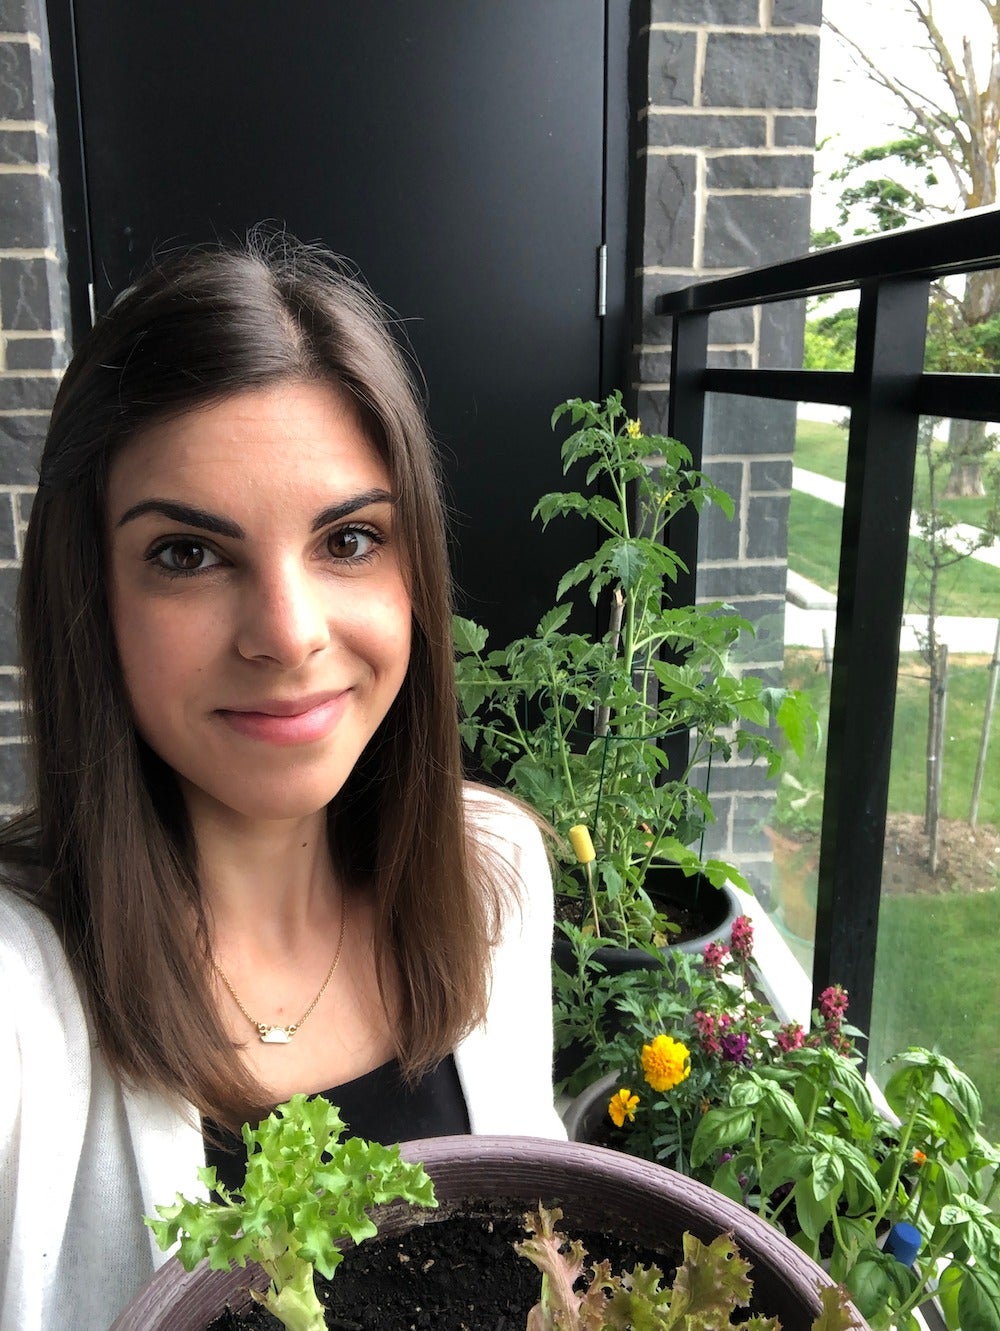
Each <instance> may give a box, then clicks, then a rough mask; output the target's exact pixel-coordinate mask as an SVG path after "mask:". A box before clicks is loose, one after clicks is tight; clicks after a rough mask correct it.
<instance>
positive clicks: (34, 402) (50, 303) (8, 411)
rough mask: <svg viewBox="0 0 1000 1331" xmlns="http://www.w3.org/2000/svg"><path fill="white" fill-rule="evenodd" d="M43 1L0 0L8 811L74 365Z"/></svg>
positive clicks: (14, 803)
mask: <svg viewBox="0 0 1000 1331" xmlns="http://www.w3.org/2000/svg"><path fill="white" fill-rule="evenodd" d="M54 163H55V127H54V117H53V112H52V87H51V68H50V63H49V58H48V49H47V35H46V26H45V15H44V10H43V8H42V4H41V0H0V814H3V813H10V812H12V811H13V810H14V809H16V808H17V807H18V806H19V805H20V804H21V802H22V800H23V798H24V775H23V759H24V745H23V740H22V738H21V735H22V723H21V715H20V690H19V681H18V667H17V643H16V641H15V628H14V598H15V594H16V586H17V576H18V567H19V564H20V558H21V548H22V541H23V537H24V528H25V523H26V522H27V518H28V514H29V512H30V511H31V498H32V495H33V494H34V489H35V482H36V481H37V477H38V472H37V462H38V456H39V453H40V451H41V444H42V440H43V438H44V435H45V427H46V423H47V421H48V415H49V410H50V408H51V406H52V399H53V397H54V396H55V391H56V388H57V386H58V383H59V377H60V375H61V373H62V370H63V368H64V367H65V364H66V324H65V314H64V311H65V309H66V308H67V301H66V289H65V263H64V260H63V245H62V216H61V212H60V206H59V186H58V181H57V178H56V173H55V166H54Z"/></svg>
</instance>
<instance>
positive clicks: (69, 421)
mask: <svg viewBox="0 0 1000 1331" xmlns="http://www.w3.org/2000/svg"><path fill="white" fill-rule="evenodd" d="M313 381H319V382H324V383H329V384H330V385H331V386H333V387H335V388H336V389H337V391H339V392H342V393H344V394H346V395H348V396H349V397H350V399H352V400H353V402H354V403H355V405H356V408H357V410H358V412H359V413H360V417H361V420H362V422H363V424H364V427H365V430H366V432H367V434H368V435H369V437H370V439H371V442H372V444H373V445H374V446H375V447H376V448H377V449H378V451H379V454H380V456H381V457H382V459H383V461H384V463H385V465H386V467H387V469H388V471H389V474H390V476H391V479H392V483H393V489H394V492H395V493H396V494H397V495H398V503H397V506H396V510H395V514H396V517H395V520H396V522H397V523H398V531H399V534H400V541H401V546H402V550H403V553H404V567H405V576H406V578H407V581H408V586H409V591H410V595H411V600H412V650H411V658H410V663H409V668H408V671H407V674H406V678H405V681H404V683H403V686H402V689H401V691H400V693H399V695H398V696H397V698H396V700H395V702H394V703H393V705H392V707H391V708H390V711H389V713H388V715H387V716H386V717H385V719H384V721H383V722H382V724H381V726H380V727H379V729H378V731H377V732H376V734H375V735H374V736H373V738H372V740H371V742H370V743H369V745H368V746H367V748H366V750H365V751H364V753H363V754H362V755H361V758H360V759H359V761H358V763H357V765H356V767H355V769H354V771H353V772H352V774H351V775H350V777H349V778H348V780H347V782H346V784H345V785H344V787H343V789H342V791H341V792H340V793H339V795H338V796H337V797H336V798H335V799H334V800H333V802H332V803H331V804H330V806H329V808H328V826H329V837H330V846H331V853H332V855H333V858H334V863H335V864H336V865H337V866H338V868H339V869H340V870H341V872H342V873H343V874H344V876H345V877H346V878H347V879H348V880H349V881H350V880H351V879H356V880H358V881H366V882H370V883H371V885H372V888H371V890H372V891H373V893H374V902H375V921H376V933H375V936H376V958H377V964H378V974H379V982H380V985H381V986H382V989H383V993H385V992H386V987H385V981H386V977H387V974H388V970H389V965H390V959H391V964H392V966H393V968H394V971H395V973H396V974H397V975H398V977H399V978H400V980H401V991H402V1004H401V1014H400V1019H399V1022H398V1025H397V1026H396V1045H397V1053H398V1057H399V1058H400V1060H401V1062H402V1065H403V1068H404V1071H405V1073H406V1074H407V1076H409V1077H410V1078H413V1077H415V1076H417V1075H419V1073H420V1072H421V1071H423V1070H425V1069H426V1068H428V1067H430V1066H432V1065H433V1064H434V1063H435V1062H437V1061H438V1060H439V1059H440V1058H441V1057H443V1056H444V1054H445V1053H447V1052H448V1051H449V1050H450V1049H452V1048H453V1047H454V1045H455V1043H456V1041H457V1040H458V1039H459V1038H460V1037H461V1036H462V1034H463V1033H465V1032H466V1031H468V1030H469V1029H471V1028H472V1027H473V1026H474V1025H476V1024H478V1022H479V1021H480V1020H481V1019H482V1017H483V1014H484V1011H485V1005H486V1000H487V992H488V984H489V950H490V944H491V942H492V940H493V937H494V934H495V930H496V928H497V926H498V920H499V917H500V912H501V910H502V909H504V897H505V886H509V885H505V884H504V883H503V882H502V881H498V875H497V872H496V869H495V868H492V869H489V870H488V869H487V867H486V861H485V859H484V857H483V856H482V854H481V851H480V847H479V843H478V841H477V840H476V838H475V837H474V836H472V835H470V833H469V831H468V821H467V818H466V816H465V813H464V810H463V794H462V767H461V751H460V743H459V737H458V729H457V708H456V702H455V694H454V682H453V664H452V660H453V653H452V645H451V617H450V616H451V591H450V579H449V573H448V562H447V551H446V542H445V524H444V516H443V510H442V502H441V497H440V487H439V478H438V475H437V470H436V462H435V456H434V451H433V448H432V445H431V442H430V439H429V437H428V431H427V427H426V423H425V419H424V415H423V410H422V407H421V402H420V398H419V395H418V393H417V391H416V388H415V385H414V382H413V379H412V376H411V374H410V372H409V368H408V365H407V362H406V360H405V358H404V357H403V355H402V354H401V352H400V350H399V348H398V346H397V344H396V341H395V339H394V337H393V335H392V332H391V320H390V318H389V316H388V315H387V313H386V311H385V310H384V308H383V307H382V306H381V305H380V304H379V302H378V301H377V300H376V298H375V297H374V296H373V295H372V293H371V292H370V291H369V290H368V288H367V287H365V286H364V285H363V284H362V283H361V282H360V281H358V280H357V278H356V277H355V276H354V275H353V274H352V273H351V272H350V271H348V270H347V269H346V267H345V266H344V265H343V264H342V263H340V262H339V261H335V260H333V258H332V256H329V255H324V254H322V253H321V252H317V251H315V250H314V249H312V248H308V247H304V246H301V245H299V244H298V243H297V242H294V241H291V240H290V239H288V238H286V237H278V238H274V237H271V238H265V239H261V238H257V239H253V238H252V239H251V241H250V242H248V244H247V246H246V247H244V248H241V249H238V250H233V249H221V250H219V249H216V250H211V251H199V252H195V253H191V254H188V255H186V256H183V257H179V258H175V259H172V260H169V261H166V262H164V263H161V264H159V265H158V266H157V267H156V268H154V269H152V270H151V271H149V272H148V273H147V274H146V275H145V276H144V277H142V278H141V279H140V280H139V281H138V282H137V283H136V284H135V285H134V286H132V287H130V288H129V289H128V290H127V291H126V292H124V293H123V294H122V295H121V296H120V297H119V298H118V300H117V301H116V302H115V304H114V305H113V306H112V307H111V309H110V311H109V312H108V313H107V314H106V315H104V316H103V317H102V318H101V319H100V320H99V321H98V322H97V325H96V327H95V328H94V329H93V330H92V332H91V333H90V334H89V335H88V336H87V338H86V339H85V340H84V341H83V343H82V345H81V346H80V348H79V350H78V351H77V353H76V355H75V356H74V358H73V360H72V363H71V364H70V367H69V369H68V370H67V372H66V375H65V378H64V380H63V382H62V386H61V387H60V390H59V393H58V396H57V398H56V402H55V406H54V408H53V412H52V418H51V423H50V427H49V432H48V438H47V442H46V444H45V449H44V452H43V455H42V461H41V483H40V486H39V490H38V494H37V497H36V499H35V502H34V506H33V508H32V512H31V519H30V522H29V525H28V531H27V537H26V543H25V552H24V567H23V572H22V577H21V585H20V596H19V604H18V615H19V631H20V639H21V655H22V663H23V667H24V672H25V689H26V712H27V725H28V730H29V738H30V741H31V760H32V770H33V781H34V807H33V809H32V810H31V812H30V813H28V814H26V815H25V816H24V817H23V818H21V819H19V820H18V821H16V822H15V823H14V824H12V825H11V826H9V827H8V828H7V829H6V830H5V831H4V832H3V833H2V834H0V860H6V861H7V862H8V863H11V862H22V863H23V862H25V861H26V860H27V861H30V860H35V861H36V862H37V863H38V864H39V865H40V867H41V874H40V880H41V885H40V888H39V890H38V898H37V899H38V900H39V903H40V904H41V905H42V906H43V908H44V909H45V910H46V911H47V913H48V914H49V915H50V917H51V918H52V920H53V922H54V923H55V925H56V927H57V929H58V930H59V933H60V935H61V937H62V939H63V942H64V944H65V947H66V949H67V953H68V955H69V957H70V959H71V961H72V963H73V965H74V967H75V969H76V971H77V974H78V975H79V977H80V980H81V984H82V987H83V990H84V993H85V996H86V1000H87V1003H88V1006H89V1009H90V1012H91V1015H92V1019H93V1023H94V1027H95V1029H96V1034H97V1037H98V1040H99V1043H100V1046H101V1049H102V1050H103V1053H104V1056H105V1058H106V1060H107V1062H108V1064H109V1066H110V1067H111V1069H112V1070H113V1072H114V1073H115V1074H116V1075H117V1076H118V1077H119V1078H120V1079H121V1080H122V1081H123V1082H125V1083H126V1084H132V1085H139V1086H146V1087H153V1088H156V1089H158V1090H160V1091H161V1092H163V1093H165V1094H167V1095H173V1096H178V1097H181V1098H182V1099H184V1100H187V1101H190V1102H191V1103H193V1104H194V1105H195V1106H196V1107H197V1108H198V1109H199V1110H200V1111H201V1112H202V1113H204V1114H206V1115H208V1116H209V1117H211V1118H212V1119H213V1120H215V1121H216V1122H219V1123H223V1124H226V1125H229V1126H234V1125H237V1124H239V1123H240V1122H242V1121H243V1120H244V1119H245V1118H247V1117H248V1116H250V1115H252V1114H254V1113H257V1112H258V1111H260V1110H263V1109H265V1108H266V1104H265V1100H266V1097H265V1093H264V1091H263V1089H262V1088H261V1087H260V1086H259V1085H258V1084H256V1082H255V1081H254V1080H253V1079H252V1078H251V1077H250V1075H249V1074H248V1073H247V1071H246V1070H245V1069H244V1067H243V1065H242V1063H241V1061H240V1059H239V1056H238V1053H237V1050H236V1049H235V1048H234V1047H233V1045H232V1043H231V1040H230V1038H229V1037H228V1036H227V1034H226V1032H225V1030H224V1028H223V1026H222V1023H221V1022H220V1020H219V1017H218V1014H217V1012H216V1009H215V1005H214V1003H213V1001H212V996H211V961H210V950H209V943H208V938H209V934H208V927H207V919H206V913H205V910H204V908H203V905H202V900H201V895H200V891H199V885H198V878H197V865H196V853H195V846H194V842H193V837H192V833H191V828H190V825H189V823H188V820H187V816H186V811H185V807H184V803H183V800H182V798H181V795H180V790H179V786H178V783H177V781H176V779H175V777H174V774H173V772H172V771H171V770H170V769H169V768H168V767H167V766H166V765H165V764H164V763H163V762H162V761H161V760H160V759H159V758H158V757H157V755H156V754H155V753H153V752H152V751H151V750H150V749H149V748H148V746H147V745H146V744H145V743H144V742H143V740H142V739H141V738H140V737H139V736H138V734H137V733H136V729H135V726H134V724H133V721H132V717H131V714H130V709H129V704H128V699H127V696H126V692H125V688H124V684H123V680H122V672H121V669H120V666H119V662H118V657H117V652H116V647H115V642H114V636H113V632H112V627H111V618H110V614H109V609H108V598H107V588H106V569H105V562H106V550H105V546H106V539H105V535H104V531H105V521H106V517H105V503H106V499H105V492H106V484H107V477H108V471H109V467H110V465H111V463H112V462H113V460H114V458H115V457H116V455H117V454H118V452H119V450H121V449H123V448H127V447H128V444H129V440H130V439H132V438H133V437H134V436H135V435H136V434H137V433H138V432H139V431H141V430H142V429H143V428H144V427H145V426H147V425H149V424H150V423H151V422H153V421H158V420H162V419H165V418H168V417H170V416H174V415H179V414H182V413H184V412H187V411H190V410H192V409H195V408H197V407H201V406H205V405H207V404H209V403H212V402H215V401H219V400H222V399H224V398H226V397H228V396H230V395H232V394H235V393H240V392H243V391H246V390H248V389H254V388H262V387H266V386H269V385H275V384H281V383H286V382H313ZM495 863H496V861H495V858H494V865H495Z"/></svg>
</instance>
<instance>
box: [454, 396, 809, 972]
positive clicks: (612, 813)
mask: <svg viewBox="0 0 1000 1331" xmlns="http://www.w3.org/2000/svg"><path fill="white" fill-rule="evenodd" d="M567 415H568V416H569V418H570V420H571V422H572V424H573V425H574V426H576V427H577V428H576V429H575V430H574V431H573V433H572V434H571V435H570V437H569V438H568V439H567V440H566V442H565V443H564V444H563V446H562V461H563V469H564V471H566V472H568V471H570V469H575V470H577V471H582V472H583V474H584V479H585V485H586V493H584V492H582V491H579V490H566V491H561V492H557V493H553V494H547V495H544V496H543V497H542V498H541V499H540V500H539V501H538V504H537V505H536V507H535V510H534V516H535V517H537V518H539V519H540V520H541V521H542V523H543V525H545V526H547V525H548V523H549V522H551V521H553V520H554V519H556V518H573V519H579V520H581V521H583V522H586V523H587V524H589V526H590V527H591V529H592V530H593V531H594V534H595V538H596V543H597V548H596V552H595V554H594V555H593V556H592V557H591V558H589V559H586V560H583V561H582V562H580V563H579V564H577V565H575V566H574V567H573V568H571V569H569V570H568V571H567V572H566V573H565V574H563V576H562V577H561V578H560V579H559V582H558V586H557V588H556V594H555V595H556V601H557V605H556V606H555V608H554V609H552V610H550V611H549V612H548V613H547V614H545V615H544V616H543V617H542V619H541V621H540V622H539V625H538V628H537V629H536V631H535V632H534V633H533V634H530V635H528V636H527V637H522V638H518V639H516V640H515V641H514V642H511V643H509V644H508V645H507V646H505V647H502V648H496V649H492V648H490V647H489V645H488V635H487V632H486V630H485V629H484V628H482V627H481V626H479V625H477V624H475V623H473V622H472V621H470V620H465V619H456V621H455V641H456V646H457V651H458V686H459V694H460V697H461V701H462V704H463V708H464V712H465V720H464V722H463V726H462V733H463V737H464V739H465V741H466V743H467V744H468V746H469V748H470V749H471V750H472V752H473V753H474V755H475V757H476V759H477V761H478V762H479V763H480V764H481V766H482V767H483V768H485V769H486V770H487V771H489V772H491V773H493V774H494V775H495V776H497V777H498V778H499V779H500V780H501V781H502V782H503V783H504V785H505V786H506V787H507V788H508V789H510V790H511V791H513V792H514V793H515V794H516V795H518V796H520V797H521V798H522V799H524V800H525V801H526V802H527V803H528V804H530V805H532V806H533V807H534V808H535V809H537V810H538V811H539V812H540V813H541V814H542V815H543V816H545V817H546V818H548V819H549V820H550V821H551V822H552V823H553V824H554V826H555V828H556V830H557V831H558V832H559V833H560V834H561V835H562V837H563V838H564V844H563V846H562V848H560V849H557V852H556V853H557V856H558V858H559V879H558V883H557V891H558V892H559V894H560V895H561V896H563V897H564V898H570V899H571V900H578V901H579V902H580V903H581V909H580V911H579V912H577V913H578V914H579V915H580V917H581V920H582V917H583V915H584V914H586V916H587V918H588V924H589V927H592V928H593V930H594V932H595V933H597V934H598V935H601V936H603V937H606V938H608V939H609V940H610V941H612V942H616V943H619V944H621V945H623V946H639V947H648V946H650V945H651V944H662V943H663V942H665V941H666V938H665V929H666V921H665V919H664V917H663V915H662V914H661V913H660V912H658V911H657V909H656V907H655V905H654V904H653V902H652V901H651V899H650V897H649V895H648V893H647V892H646V890H645V887H644V883H645V879H646V874H647V871H648V870H649V868H650V866H652V865H655V864H657V863H663V862H666V863H672V864H676V865H679V866H680V867H681V868H682V870H683V872H684V873H685V874H687V875H689V876H692V877H694V876H696V875H701V876H702V877H703V878H704V879H706V880H707V881H708V882H709V883H711V884H713V885H715V886H721V885H722V884H723V883H725V882H727V881H728V882H732V883H734V884H736V885H737V886H741V887H745V886H746V883H745V881H744V880H743V878H742V877H741V875H740V874H739V873H738V872H737V870H736V869H734V868H733V867H732V866H731V865H729V864H726V863H724V862H723V861H721V860H717V859H714V858H711V857H709V858H704V857H703V856H702V854H701V853H700V851H699V850H698V849H696V848H695V847H696V846H697V845H698V843H699V842H700V840H701V837H702V833H703V831H704V829H705V827H706V825H707V824H708V823H709V822H710V821H711V820H712V818H713V813H712V806H711V803H710V801H709V798H708V796H707V794H706V793H705V791H704V790H703V789H702V785H703V784H704V769H705V767H706V766H707V765H710V763H711V761H712V760H720V761H724V760H727V759H729V758H730V757H732V756H733V755H734V754H737V753H738V754H741V755H743V756H744V757H746V758H749V759H751V760H762V761H763V762H764V763H766V765H767V769H768V772H769V774H771V775H773V774H774V773H775V772H776V771H777V770H778V767H779V764H780V753H779V749H778V747H777V745H776V743H775V742H774V741H773V739H772V738H771V736H770V735H769V734H768V733H767V728H768V727H769V726H770V725H771V724H772V723H773V722H777V723H778V725H779V726H780V727H781V728H782V729H783V730H784V732H785V735H786V736H787V739H788V741H789V743H791V744H793V745H794V746H796V747H797V748H800V749H801V748H802V746H803V745H804V743H805V741H806V739H807V736H808V734H809V732H810V730H811V729H812V728H813V726H814V723H815V717H814V713H812V712H811V710H810V707H809V704H808V702H807V701H806V699H805V696H804V695H803V694H799V693H794V692H790V691H786V690H783V689H774V688H768V687H766V686H765V685H764V683H763V682H762V681H761V680H760V679H759V678H758V677H756V676H754V675H752V674H744V673H742V672H741V671H739V670H738V669H737V668H735V667H734V665H733V664H732V652H733V649H734V647H735V645H736V642H737V640H738V638H739V637H740V635H741V634H748V633H750V632H751V631H752V630H751V627H750V625H749V624H748V622H747V621H746V620H745V619H743V618H742V617H741V616H739V615H737V614H735V613H734V612H733V610H732V609H731V607H728V606H726V605H723V604H722V603H714V604H711V605H704V606H673V605H671V604H670V603H669V592H670V587H671V584H672V583H674V582H675V581H676V579H677V575H678V572H679V571H680V570H682V569H683V568H684V565H683V563H682V561H681V559H680V557H679V556H678V554H677V553H676V551H674V550H672V549H671V547H670V545H669V530H670V523H671V522H672V521H673V519H674V518H676V517H677V515H678V514H679V513H680V512H681V511H682V510H684V509H686V508H689V507H693V508H695V509H697V510H699V511H700V510H701V509H702V508H703V507H704V506H705V505H706V504H715V505H717V506H718V507H719V508H721V509H722V511H723V512H725V513H726V514H727V515H730V516H731V514H732V501H731V499H730V498H729V496H728V495H727V494H726V493H725V492H724V491H723V490H722V489H720V487H719V486H717V485H716V484H715V483H714V482H713V481H712V480H711V479H710V478H709V477H708V476H706V475H705V473H704V472H701V471H697V470H695V469H693V468H692V466H691V455H690V453H689V452H688V450H687V449H686V448H684V446H683V445H682V444H680V443H678V442H677V440H675V439H669V438H666V437H665V436H663V435H646V434H644V433H643V432H642V430H641V428H640V425H639V422H638V421H634V420H630V419H629V418H628V416H627V414H626V411H625V408H624V407H623V405H622V399H621V394H620V393H617V392H616V393H612V394H611V396H610V397H609V398H608V399H607V400H606V401H605V402H603V403H596V402H585V401H582V400H580V399H578V398H577V399H573V400H571V401H569V402H564V403H563V404H562V405H561V406H559V407H557V408H556V410H555V412H554V413H553V416H552V423H553V426H555V425H556V424H557V423H558V422H559V421H560V420H561V419H562V418H563V417H564V416H567ZM570 593H573V596H571V595H570ZM574 598H575V599H576V602H577V603H578V604H580V603H582V604H584V605H585V604H586V603H589V606H590V607H591V609H590V610H589V612H588V613H589V614H590V615H593V613H594V610H593V607H595V606H597V604H598V602H599V601H601V602H602V605H603V604H604V603H605V602H607V603H608V604H609V606H610V622H609V626H608V629H607V631H606V632H605V633H603V634H601V635H599V636H594V635H591V634H587V633H580V632H574V631H571V630H570V629H568V628H567V625H568V623H569V619H570V615H571V612H572V610H573V606H574ZM677 735H685V736H689V741H688V743H687V749H688V752H687V756H686V757H685V758H684V759H683V760H682V761H680V762H677V761H676V759H675V765H674V766H670V765H668V759H667V756H666V750H665V747H664V742H665V741H667V739H668V737H670V736H677ZM578 825H583V826H585V827H587V828H588V829H589V831H590V834H591V838H592V841H593V845H594V848H595V852H596V858H595V859H594V861H593V863H592V864H589V863H588V864H585V865H583V866H581V864H580V863H579V862H578V860H577V857H576V854H575V853H574V852H573V851H572V850H571V849H570V848H569V845H568V844H566V841H567V839H568V834H569V832H570V829H571V828H573V827H576V826H578Z"/></svg>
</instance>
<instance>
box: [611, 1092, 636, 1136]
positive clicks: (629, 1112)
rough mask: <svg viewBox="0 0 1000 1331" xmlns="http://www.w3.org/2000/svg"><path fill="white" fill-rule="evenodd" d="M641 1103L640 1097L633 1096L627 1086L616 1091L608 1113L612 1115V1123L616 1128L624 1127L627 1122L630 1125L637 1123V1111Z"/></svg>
mask: <svg viewBox="0 0 1000 1331" xmlns="http://www.w3.org/2000/svg"><path fill="white" fill-rule="evenodd" d="M638 1103H639V1097H638V1096H637V1095H633V1094H632V1092H631V1091H630V1090H629V1089H628V1087H627V1086H623V1087H622V1088H621V1090H620V1091H615V1093H614V1095H613V1096H612V1097H611V1102H610V1103H609V1105H608V1113H609V1114H610V1115H611V1121H612V1123H613V1124H614V1125H615V1127H616V1128H620V1127H623V1126H624V1124H625V1120H626V1119H628V1121H629V1122H630V1123H634V1122H635V1109H636V1105H638Z"/></svg>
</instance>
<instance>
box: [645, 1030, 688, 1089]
mask: <svg viewBox="0 0 1000 1331" xmlns="http://www.w3.org/2000/svg"><path fill="white" fill-rule="evenodd" d="M642 1070H643V1073H644V1074H645V1077H646V1080H647V1081H648V1082H649V1084H650V1086H652V1088H653V1090H654V1091H669V1090H670V1089H671V1088H672V1087H674V1086H678V1085H680V1083H681V1082H682V1081H683V1080H684V1078H685V1077H687V1076H689V1075H690V1073H691V1053H690V1050H689V1049H688V1047H687V1045H686V1044H682V1043H681V1042H680V1040H675V1039H674V1038H673V1036H671V1035H658V1036H657V1037H656V1038H655V1040H653V1042H652V1044H644V1045H643V1046H642Z"/></svg>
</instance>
